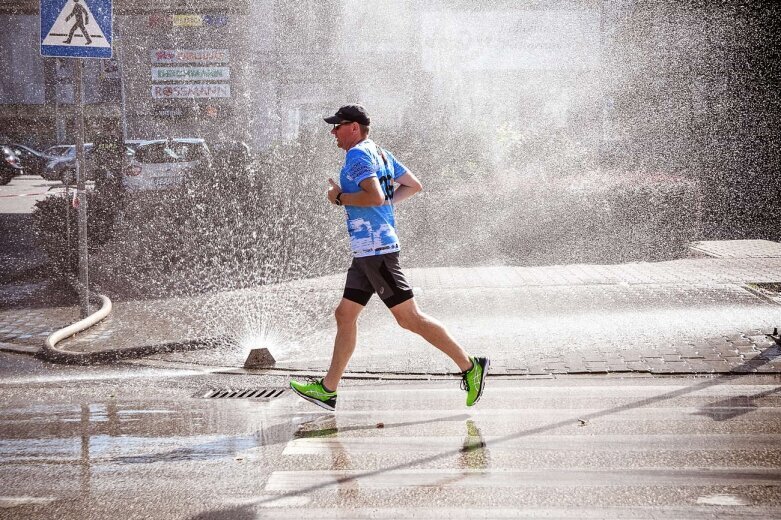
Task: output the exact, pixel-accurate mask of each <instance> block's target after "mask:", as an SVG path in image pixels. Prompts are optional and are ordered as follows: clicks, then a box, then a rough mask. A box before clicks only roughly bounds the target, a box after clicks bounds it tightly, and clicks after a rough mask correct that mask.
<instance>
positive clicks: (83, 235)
mask: <svg viewBox="0 0 781 520" xmlns="http://www.w3.org/2000/svg"><path fill="white" fill-rule="evenodd" d="M83 72H84V60H76V99H75V101H76V200H77V202H78V205H79V207H78V210H77V211H78V226H79V283H78V286H79V303H80V306H81V317H82V318H86V317H87V316H89V313H90V312H89V268H88V265H89V264H88V260H89V258H88V252H87V192H86V191H85V190H86V186H85V177H86V169H85V167H84V79H83Z"/></svg>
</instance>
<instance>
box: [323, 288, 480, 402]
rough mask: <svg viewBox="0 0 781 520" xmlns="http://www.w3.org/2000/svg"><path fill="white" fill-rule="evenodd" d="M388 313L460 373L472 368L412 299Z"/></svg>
mask: <svg viewBox="0 0 781 520" xmlns="http://www.w3.org/2000/svg"><path fill="white" fill-rule="evenodd" d="M390 311H391V313H393V316H394V317H395V318H396V321H397V322H398V323H399V325H401V326H402V327H403V328H405V329H407V330H409V331H411V332H414V333H415V334H418V335H419V336H421V337H422V338H423V339H425V340H426V341H428V342H429V343H431V344H432V345H434V346H435V347H437V348H438V349H439V350H441V351H442V352H444V353H445V354H447V356H448V357H450V359H452V360H453V361H454V362H455V363H456V365H458V368H460V369H461V371H462V372H465V371H467V370H469V369H470V368H472V360H471V359H470V358H469V356H468V355H467V353H466V351H465V350H464V349H463V348H462V347H461V345H459V344H458V343H456V340H455V339H453V337H452V336H451V335H450V333H449V332H448V331H447V329H446V328H445V326H444V325H442V323H440V322H439V321H438V320H436V319H435V318H433V317H431V316H429V315H428V314H425V313H424V312H422V311H421V310H420V308H419V307H418V304H417V303H416V302H415V299H414V298H411V299H409V300H407V301H405V302H403V303H400V304H398V305H395V306H393V307H391V309H390ZM329 388H330V387H329Z"/></svg>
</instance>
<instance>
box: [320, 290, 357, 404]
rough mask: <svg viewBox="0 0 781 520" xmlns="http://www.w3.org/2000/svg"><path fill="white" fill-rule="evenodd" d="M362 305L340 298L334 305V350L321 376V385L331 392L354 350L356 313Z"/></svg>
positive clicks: (340, 377)
mask: <svg viewBox="0 0 781 520" xmlns="http://www.w3.org/2000/svg"><path fill="white" fill-rule="evenodd" d="M362 310H363V305H361V304H359V303H355V302H354V301H351V300H348V299H346V298H342V301H341V302H340V303H339V306H338V307H336V312H335V313H334V316H335V317H336V338H335V339H334V352H333V354H332V356H331V367H330V368H329V369H328V374H326V376H325V378H323V385H325V387H326V389H328V390H331V391H332V392H335V391H336V387H337V386H339V380H341V379H342V374H344V370H345V368H347V363H349V361H350V358H351V357H352V355H353V352H354V351H355V342H356V340H357V337H358V315H360V314H361V311H362Z"/></svg>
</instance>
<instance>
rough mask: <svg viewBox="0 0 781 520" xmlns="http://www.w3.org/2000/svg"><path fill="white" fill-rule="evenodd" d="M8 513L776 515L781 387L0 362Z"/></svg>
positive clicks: (2, 469) (659, 379)
mask: <svg viewBox="0 0 781 520" xmlns="http://www.w3.org/2000/svg"><path fill="white" fill-rule="evenodd" d="M0 377H1V378H2V379H0V397H1V399H0V403H2V404H0V473H1V474H2V480H3V487H2V491H0V518H62V519H70V518H73V519H76V518H78V519H93V518H94V519H97V518H107V517H109V516H110V517H116V518H164V519H167V518H186V519H196V518H199V519H200V518H240V519H242V518H302V517H318V518H437V517H442V516H443V515H450V516H456V515H457V516H459V517H461V518H464V517H466V518H534V517H545V518H773V517H779V515H780V514H781V448H780V447H779V446H781V442H779V441H781V408H779V406H781V378H779V376H778V375H714V376H708V377H694V376H689V377H681V376H675V377H664V376H653V375H645V376H638V375H624V376H617V375H614V376H610V375H602V376H574V375H559V376H556V375H548V376H540V377H533V376H514V377H509V376H506V377H494V378H489V380H488V386H487V388H486V391H485V394H484V396H483V398H482V400H481V401H480V402H479V403H478V405H477V406H476V407H474V408H466V407H465V406H464V393H463V392H462V391H461V390H460V389H459V384H458V383H459V382H458V380H457V379H455V378H452V379H447V378H444V379H432V380H425V379H417V380H412V379H410V380H370V379H368V380H347V381H345V382H344V385H343V386H342V387H341V388H340V394H339V401H338V411H337V412H336V413H335V414H331V413H328V412H325V411H323V410H321V409H319V408H317V407H314V406H313V405H311V404H310V403H307V402H305V401H303V400H301V399H299V398H297V397H296V396H294V395H291V394H290V393H289V392H284V393H282V394H281V395H279V396H278V397H274V398H270V399H251V398H250V399H208V398H204V397H203V396H205V395H207V394H208V393H209V391H210V390H213V389H220V388H231V389H260V388H284V387H285V386H286V384H287V381H288V380H289V379H288V377H284V376H267V375H265V376H264V375H236V374H221V373H214V372H209V371H207V370H205V369H204V370H176V369H170V368H165V369H158V368H153V367H149V366H139V365H138V364H135V365H133V364H115V365H110V366H103V367H64V366H60V365H57V366H53V365H48V364H46V363H44V362H42V361H38V360H36V359H34V358H30V357H26V356H21V355H16V354H6V353H0Z"/></svg>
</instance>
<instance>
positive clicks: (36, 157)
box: [8, 143, 50, 175]
mask: <svg viewBox="0 0 781 520" xmlns="http://www.w3.org/2000/svg"><path fill="white" fill-rule="evenodd" d="M8 146H9V147H10V148H11V149H12V150H13V151H14V152H15V153H16V156H17V157H19V161H20V162H21V163H22V168H24V173H25V175H40V174H41V172H43V169H44V168H45V167H46V163H47V162H49V159H50V157H49V156H47V155H45V154H44V153H43V152H41V151H39V150H36V149H35V148H32V147H30V146H27V145H24V144H19V143H11V144H9V145H8Z"/></svg>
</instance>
